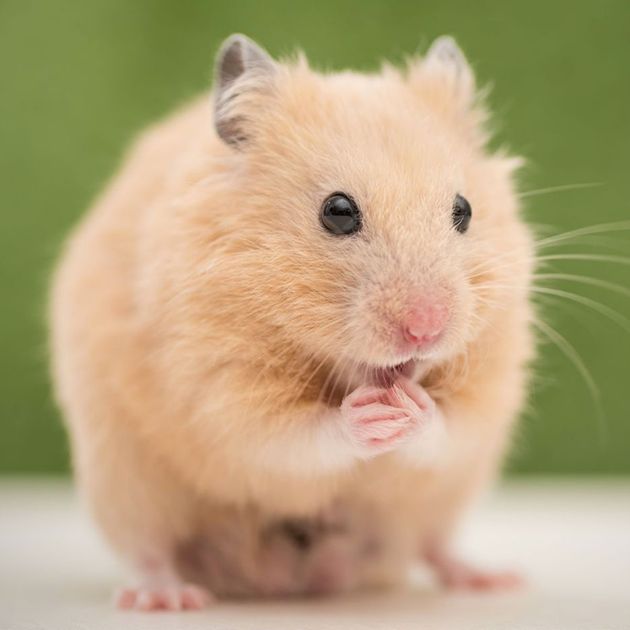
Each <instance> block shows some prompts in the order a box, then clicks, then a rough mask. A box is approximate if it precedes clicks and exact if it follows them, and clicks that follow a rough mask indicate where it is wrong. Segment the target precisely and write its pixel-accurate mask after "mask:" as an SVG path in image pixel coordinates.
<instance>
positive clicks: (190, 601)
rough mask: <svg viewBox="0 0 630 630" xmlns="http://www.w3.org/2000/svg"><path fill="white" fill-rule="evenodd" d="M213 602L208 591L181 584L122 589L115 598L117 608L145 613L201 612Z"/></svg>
mask: <svg viewBox="0 0 630 630" xmlns="http://www.w3.org/2000/svg"><path fill="white" fill-rule="evenodd" d="M212 601H213V598H212V596H211V595H210V593H209V592H208V591H207V590H206V589H204V588H202V587H200V586H196V585H195V584H184V583H181V582H173V583H170V584H144V585H141V586H136V587H127V588H122V589H120V590H119V591H118V592H117V593H116V596H115V604H116V607H117V608H119V609H121V610H140V611H145V612H150V611H157V610H164V611H180V610H201V609H203V608H206V607H207V606H208V605H209V604H210V603H211V602H212Z"/></svg>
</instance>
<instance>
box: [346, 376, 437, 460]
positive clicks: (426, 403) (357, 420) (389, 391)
mask: <svg viewBox="0 0 630 630" xmlns="http://www.w3.org/2000/svg"><path fill="white" fill-rule="evenodd" d="M341 413H342V415H343V417H344V420H345V421H346V423H347V424H346V428H347V430H348V433H349V437H350V439H351V441H352V442H353V443H354V444H355V445H356V446H357V447H358V449H359V451H360V452H361V454H362V455H363V456H364V457H367V458H369V457H374V456H376V455H379V454H381V453H386V452H388V451H392V450H394V449H396V448H398V447H399V446H402V445H403V444H405V443H407V442H408V441H409V440H410V439H412V438H413V437H414V436H416V435H417V434H418V433H419V431H420V430H421V429H422V428H423V426H424V425H425V424H426V423H428V422H430V421H431V419H432V418H433V416H434V415H435V403H434V402H433V400H432V399H431V398H430V397H429V395H428V394H427V393H426V392H425V391H424V390H423V389H422V388H421V387H420V386H419V385H415V384H414V383H411V381H408V380H407V379H402V378H401V379H399V380H398V381H397V382H396V383H394V384H393V385H391V386H390V387H377V386H373V385H364V386H362V387H359V388H357V389H356V390H355V391H353V392H352V393H351V394H350V395H349V396H347V397H346V398H345V399H344V400H343V402H342V404H341Z"/></svg>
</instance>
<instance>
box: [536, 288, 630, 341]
mask: <svg viewBox="0 0 630 630" xmlns="http://www.w3.org/2000/svg"><path fill="white" fill-rule="evenodd" d="M532 291H534V292H536V293H547V294H549V295H556V296H558V297H564V298H566V299H567V300H572V301H574V302H577V303H578V304H582V305H584V306H587V307H589V308H591V309H593V310H594V311H597V312H598V313H600V314H601V315H604V316H605V317H608V318H609V319H610V320H611V321H613V322H615V323H616V324H617V325H618V326H620V327H621V328H623V329H624V330H626V331H627V332H630V320H628V319H627V318H625V317H624V316H623V315H620V314H619V313H617V311H615V310H613V309H612V308H609V307H608V306H605V305H604V304H600V303H599V302H597V301H595V300H591V299H590V298H587V297H585V296H583V295H578V294H576V293H571V292H570V291H564V290H563V289H552V288H550V287H537V286H534V287H532Z"/></svg>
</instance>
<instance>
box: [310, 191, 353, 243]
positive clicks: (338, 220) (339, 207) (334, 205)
mask: <svg viewBox="0 0 630 630" xmlns="http://www.w3.org/2000/svg"><path fill="white" fill-rule="evenodd" d="M320 218H321V222H322V225H323V226H324V227H325V228H326V229H327V230H328V231H329V232H330V233H331V234H335V235H338V236H341V235H349V234H356V233H357V232H358V231H359V230H360V229H361V226H362V225H363V217H362V216H361V210H359V208H358V206H357V204H356V202H355V201H354V199H352V197H350V196H349V195H344V193H334V194H333V195H330V197H328V199H326V201H324V205H323V206H322V210H321V214H320Z"/></svg>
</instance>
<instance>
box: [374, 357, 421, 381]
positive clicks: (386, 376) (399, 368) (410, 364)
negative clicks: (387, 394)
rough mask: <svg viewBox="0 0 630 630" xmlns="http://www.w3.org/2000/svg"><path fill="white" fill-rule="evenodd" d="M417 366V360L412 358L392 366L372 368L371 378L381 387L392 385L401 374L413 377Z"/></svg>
mask: <svg viewBox="0 0 630 630" xmlns="http://www.w3.org/2000/svg"><path fill="white" fill-rule="evenodd" d="M415 367H416V361H415V360H414V359H410V360H409V361H405V362H404V363H399V364H398V365H394V366H391V367H373V368H370V371H369V377H370V380H371V381H372V382H373V383H374V384H375V385H379V386H380V387H391V386H392V385H393V384H394V382H395V381H396V379H398V378H399V377H400V376H404V377H407V378H409V377H411V376H412V375H413V373H414V370H415Z"/></svg>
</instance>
